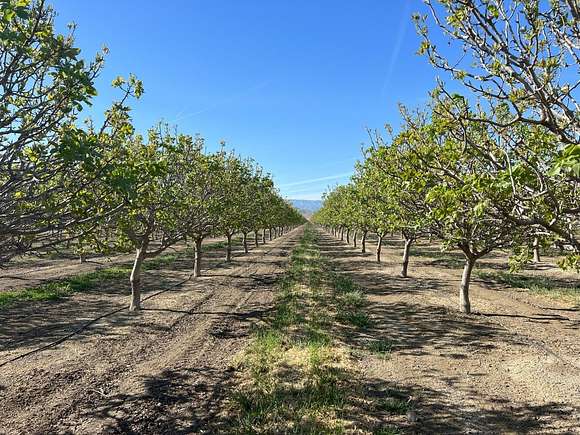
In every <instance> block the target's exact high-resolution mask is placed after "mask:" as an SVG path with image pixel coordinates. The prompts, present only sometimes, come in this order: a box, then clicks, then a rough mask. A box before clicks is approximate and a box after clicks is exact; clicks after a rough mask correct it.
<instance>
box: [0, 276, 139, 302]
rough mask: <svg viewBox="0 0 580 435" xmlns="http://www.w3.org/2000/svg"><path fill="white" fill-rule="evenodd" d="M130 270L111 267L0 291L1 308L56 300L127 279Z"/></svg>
mask: <svg viewBox="0 0 580 435" xmlns="http://www.w3.org/2000/svg"><path fill="white" fill-rule="evenodd" d="M130 272H131V269H129V268H125V267H111V268H107V269H101V270H96V271H94V272H89V273H83V274H80V275H75V276H71V277H68V278H64V279H60V280H57V281H51V282H48V283H46V284H41V285H39V286H35V287H29V288H25V289H22V290H12V291H5V292H0V308H5V307H7V306H9V305H11V304H14V303H16V302H23V301H29V302H37V301H54V300H57V299H60V298H63V297H66V296H69V295H71V294H72V293H75V292H83V291H90V290H93V289H95V288H97V287H99V286H101V285H103V284H104V283H106V282H109V281H118V280H119V279H127V278H128V276H129V273H130Z"/></svg>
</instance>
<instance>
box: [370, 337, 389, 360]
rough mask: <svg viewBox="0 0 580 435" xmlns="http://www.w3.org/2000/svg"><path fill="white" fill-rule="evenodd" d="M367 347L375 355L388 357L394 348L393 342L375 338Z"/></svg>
mask: <svg viewBox="0 0 580 435" xmlns="http://www.w3.org/2000/svg"><path fill="white" fill-rule="evenodd" d="M367 349H368V350H369V352H371V353H373V354H375V355H378V356H380V357H382V358H386V357H387V356H389V355H390V353H391V351H392V350H393V343H391V342H390V341H387V340H373V341H371V342H370V343H369V344H368V346H367Z"/></svg>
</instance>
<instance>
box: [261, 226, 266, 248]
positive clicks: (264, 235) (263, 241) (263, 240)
mask: <svg viewBox="0 0 580 435" xmlns="http://www.w3.org/2000/svg"><path fill="white" fill-rule="evenodd" d="M265 244H266V228H264V229H263V230H262V245H265Z"/></svg>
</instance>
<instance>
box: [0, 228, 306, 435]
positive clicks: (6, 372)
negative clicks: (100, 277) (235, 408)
mask: <svg viewBox="0 0 580 435" xmlns="http://www.w3.org/2000/svg"><path fill="white" fill-rule="evenodd" d="M301 231H302V230H301V229H296V230H294V231H292V232H290V233H289V234H287V235H285V236H283V237H281V238H278V239H276V240H274V241H272V242H269V243H267V244H266V245H263V246H260V247H259V248H255V249H253V250H252V251H251V252H250V253H249V254H248V255H245V256H238V257H236V258H235V259H234V261H233V262H232V263H230V264H224V263H223V262H222V259H221V257H222V253H221V252H219V253H214V254H213V256H212V255H210V256H208V257H206V259H205V262H204V264H203V266H204V268H205V269H206V273H205V276H203V277H200V278H197V279H190V272H191V264H190V263H189V262H176V264H175V265H174V266H173V267H171V268H169V269H163V270H156V271H150V272H147V273H146V274H145V279H144V286H145V294H144V296H145V297H146V298H147V297H149V296H152V295H155V294H156V293H158V292H162V293H159V294H156V295H155V296H153V297H150V298H149V299H147V300H146V301H145V302H144V304H143V305H144V310H143V311H141V312H140V313H128V312H127V311H126V310H125V309H124V307H126V304H127V301H128V296H127V293H128V288H127V285H126V283H119V287H118V288H109V289H100V290H99V291H98V292H84V293H77V294H74V295H73V296H71V297H68V298H65V299H62V300H59V301H55V302H50V303H46V302H45V303H42V304H32V305H25V304H16V305H13V306H10V307H9V308H8V309H5V310H3V311H2V312H0V365H1V366H0V433H10V434H13V433H14V434H17V433H18V434H20V433H37V434H47V433H79V434H80V433H82V434H87V433H172V434H173V433H192V432H193V433H199V432H202V433H203V432H210V433H213V432H215V431H217V430H218V429H216V426H215V425H216V424H218V423H217V421H214V420H213V419H212V418H213V416H214V415H216V413H217V412H219V410H220V403H221V401H222V400H223V399H224V395H225V394H226V393H227V392H228V391H229V390H230V388H229V387H228V383H229V382H230V379H231V370H232V368H231V366H230V364H231V361H232V358H233V357H234V355H235V354H236V353H238V352H239V350H240V349H241V348H242V347H243V345H244V343H245V342H246V341H247V335H248V334H249V331H250V329H251V326H252V325H253V324H254V323H256V322H259V321H260V318H261V317H262V316H263V315H264V314H265V313H267V312H268V310H269V308H270V306H271V301H272V291H273V287H274V284H275V281H276V278H277V276H278V275H279V274H280V273H282V272H283V271H284V266H285V264H286V261H287V255H288V253H289V251H290V249H291V248H292V247H293V246H294V244H295V242H296V240H297V239H298V238H299V237H300V234H301ZM208 269H209V270H208ZM164 290H165V291H164ZM115 311H116V312H115ZM107 313H112V314H109V315H105V314H107ZM103 315H105V317H102V318H100V319H99V320H97V321H94V319H97V318H99V317H100V316H103ZM91 321H94V323H91V324H90V326H88V327H87V328H86V329H83V327H84V326H85V325H87V324H88V323H89V322H91ZM78 330H81V331H80V332H78V333H76V334H73V335H72V336H71V337H69V338H68V339H66V340H65V341H63V342H62V343H60V344H58V345H57V346H54V347H49V348H48V349H45V350H43V351H40V352H34V353H32V354H30V355H28V356H26V357H24V358H21V359H18V360H16V361H13V362H10V363H6V362H7V361H9V360H10V359H13V358H15V357H17V356H19V355H22V354H24V353H27V352H30V351H34V350H35V349H39V348H41V347H43V346H46V345H50V343H54V342H55V341H57V340H59V339H62V338H63V337H66V336H67V335H68V334H70V333H71V332H74V331H78Z"/></svg>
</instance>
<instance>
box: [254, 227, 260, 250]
mask: <svg viewBox="0 0 580 435" xmlns="http://www.w3.org/2000/svg"><path fill="white" fill-rule="evenodd" d="M254 246H256V248H257V247H258V246H259V242H258V230H256V231H254Z"/></svg>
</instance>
